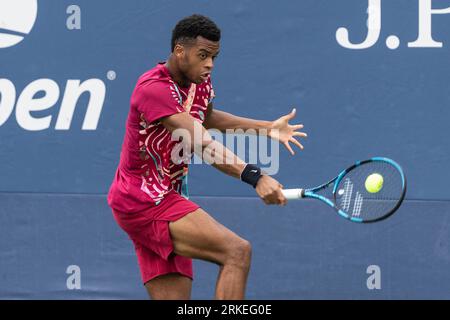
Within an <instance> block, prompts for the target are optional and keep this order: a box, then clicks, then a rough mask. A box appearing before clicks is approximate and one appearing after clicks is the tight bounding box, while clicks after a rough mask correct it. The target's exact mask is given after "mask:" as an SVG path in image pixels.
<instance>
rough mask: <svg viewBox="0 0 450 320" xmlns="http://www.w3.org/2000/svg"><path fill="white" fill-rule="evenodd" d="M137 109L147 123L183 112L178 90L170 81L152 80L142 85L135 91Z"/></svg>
mask: <svg viewBox="0 0 450 320" xmlns="http://www.w3.org/2000/svg"><path fill="white" fill-rule="evenodd" d="M136 98H137V101H138V105H137V109H138V111H139V112H140V113H143V114H144V117H145V120H147V122H148V123H153V122H155V121H157V120H159V119H161V118H164V117H168V116H171V115H173V114H176V113H180V112H184V111H185V110H184V108H183V106H182V100H181V96H180V93H179V91H177V88H176V87H175V86H174V84H172V83H170V82H163V81H158V82H153V83H151V84H148V85H143V86H142V87H140V88H139V89H138V90H137V92H136Z"/></svg>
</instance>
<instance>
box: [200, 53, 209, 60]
mask: <svg viewBox="0 0 450 320" xmlns="http://www.w3.org/2000/svg"><path fill="white" fill-rule="evenodd" d="M206 58H207V55H206V53H204V52H202V53H200V59H202V60H205V59H206Z"/></svg>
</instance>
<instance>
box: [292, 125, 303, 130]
mask: <svg viewBox="0 0 450 320" xmlns="http://www.w3.org/2000/svg"><path fill="white" fill-rule="evenodd" d="M303 127H304V125H302V124H294V125H293V126H292V129H293V130H298V129H301V128H303Z"/></svg>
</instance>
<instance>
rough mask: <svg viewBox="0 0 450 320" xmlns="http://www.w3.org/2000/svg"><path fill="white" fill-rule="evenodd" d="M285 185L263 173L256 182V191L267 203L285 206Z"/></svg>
mask: <svg viewBox="0 0 450 320" xmlns="http://www.w3.org/2000/svg"><path fill="white" fill-rule="evenodd" d="M282 188H283V186H282V185H281V184H280V183H279V182H278V181H277V180H275V179H273V178H272V177H270V176H266V175H263V176H262V177H261V178H259V180H258V183H257V184H256V193H257V194H258V195H259V196H260V198H261V199H262V200H263V201H264V203H265V204H278V205H282V206H284V205H285V204H286V203H287V200H286V198H285V197H284V195H283V193H282V192H281V190H282Z"/></svg>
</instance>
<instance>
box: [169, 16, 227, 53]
mask: <svg viewBox="0 0 450 320" xmlns="http://www.w3.org/2000/svg"><path fill="white" fill-rule="evenodd" d="M198 36H202V37H203V38H205V39H208V40H210V41H220V29H219V28H218V27H217V25H216V24H215V23H214V22H213V21H212V20H211V19H210V18H208V17H205V16H202V15H200V14H193V15H191V16H189V17H186V18H183V19H181V20H180V21H178V23H177V25H176V26H175V28H174V29H173V31H172V52H173V49H174V48H175V45H176V44H177V43H186V42H188V41H192V40H195V39H196V38H197V37H198Z"/></svg>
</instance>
